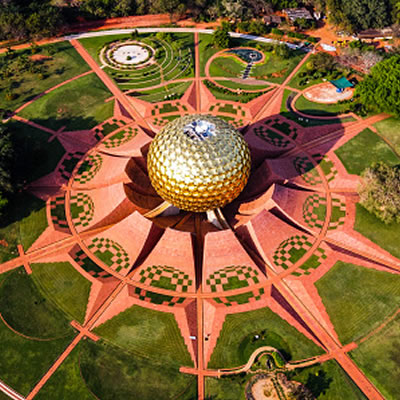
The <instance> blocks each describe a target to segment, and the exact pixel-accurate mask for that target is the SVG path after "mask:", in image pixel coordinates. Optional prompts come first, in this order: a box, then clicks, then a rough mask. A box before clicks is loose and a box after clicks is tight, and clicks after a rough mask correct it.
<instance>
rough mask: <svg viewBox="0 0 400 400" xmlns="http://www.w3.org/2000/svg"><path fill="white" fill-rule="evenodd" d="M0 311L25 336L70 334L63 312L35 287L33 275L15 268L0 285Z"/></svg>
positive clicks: (51, 337)
mask: <svg viewBox="0 0 400 400" xmlns="http://www.w3.org/2000/svg"><path fill="white" fill-rule="evenodd" d="M0 313H1V315H2V316H3V317H4V319H5V320H6V321H7V323H8V324H9V325H10V326H11V327H12V328H14V329H15V330H16V331H17V332H20V333H22V334H24V335H27V336H32V337H35V338H41V339H49V338H50V339H53V338H60V337H65V336H70V335H71V334H72V333H73V329H72V327H71V326H70V325H69V323H68V320H67V319H66V318H65V317H64V315H63V314H62V313H61V312H60V311H59V310H58V309H57V308H56V307H55V306H54V305H53V304H52V303H51V302H50V301H48V300H47V299H46V298H45V297H44V296H43V295H42V293H41V292H40V291H39V290H38V289H37V287H36V285H35V283H34V281H33V279H32V278H31V277H30V276H29V275H27V274H26V273H25V271H24V270H22V269H18V270H15V271H13V272H11V273H10V274H9V276H8V277H7V279H6V280H5V281H3V283H2V285H1V287H0Z"/></svg>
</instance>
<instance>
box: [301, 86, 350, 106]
mask: <svg viewBox="0 0 400 400" xmlns="http://www.w3.org/2000/svg"><path fill="white" fill-rule="evenodd" d="M353 91H354V90H353V89H346V90H345V91H343V92H337V90H336V87H335V86H333V85H332V84H331V83H329V82H324V83H321V84H319V85H314V86H311V87H310V88H308V89H306V90H304V92H303V96H304V97H305V98H306V99H307V100H310V101H313V102H314V103H324V104H334V103H338V102H339V101H343V100H349V99H351V98H352V97H353Z"/></svg>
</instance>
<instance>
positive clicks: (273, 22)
mask: <svg viewBox="0 0 400 400" xmlns="http://www.w3.org/2000/svg"><path fill="white" fill-rule="evenodd" d="M281 22H282V17H280V16H279V15H266V16H265V17H264V23H265V25H267V26H278V25H280V24H281Z"/></svg>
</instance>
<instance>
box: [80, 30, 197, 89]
mask: <svg viewBox="0 0 400 400" xmlns="http://www.w3.org/2000/svg"><path fill="white" fill-rule="evenodd" d="M127 38H129V35H112V36H104V37H95V38H86V39H81V42H82V44H83V45H84V46H85V47H86V49H87V50H88V52H89V53H90V54H91V56H92V57H93V58H94V59H95V60H96V61H97V62H98V63H100V60H99V57H98V55H99V54H100V50H101V49H102V48H103V47H104V45H106V44H107V43H109V42H113V41H115V40H117V39H120V40H121V39H127ZM137 40H139V41H141V42H143V43H145V44H147V45H149V46H150V47H152V48H153V49H154V50H155V51H158V50H160V51H161V53H162V55H161V57H160V58H158V59H157V62H156V63H151V64H149V65H146V66H143V67H141V68H136V69H132V70H115V69H113V68H109V67H106V68H104V71H105V72H107V74H109V75H110V76H111V77H112V78H113V79H114V81H115V82H116V84H117V85H119V87H120V88H121V89H122V90H126V89H133V88H135V89H140V88H142V89H143V88H146V87H152V86H155V85H159V84H160V83H162V81H161V79H162V78H163V80H164V81H165V82H167V81H171V80H174V79H179V78H184V77H192V76H194V66H193V65H194V64H193V54H194V36H193V34H192V33H174V34H173V41H175V40H181V41H182V48H181V49H179V50H176V49H174V48H173V47H172V46H171V44H170V43H168V42H166V41H160V40H158V39H157V38H156V35H155V34H152V33H145V34H141V35H140V36H139V37H138V39H137Z"/></svg>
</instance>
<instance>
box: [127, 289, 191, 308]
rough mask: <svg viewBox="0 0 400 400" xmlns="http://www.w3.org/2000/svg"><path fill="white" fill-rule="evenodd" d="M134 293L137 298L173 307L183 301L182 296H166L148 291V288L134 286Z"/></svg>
mask: <svg viewBox="0 0 400 400" xmlns="http://www.w3.org/2000/svg"><path fill="white" fill-rule="evenodd" d="M134 295H135V297H136V298H137V299H139V300H142V301H147V302H149V303H153V304H160V305H164V306H168V307H174V306H175V305H177V304H182V303H183V302H184V301H185V298H184V297H177V296H167V295H164V294H160V293H155V292H150V291H149V290H145V289H140V288H138V287H137V288H135V291H134Z"/></svg>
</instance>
